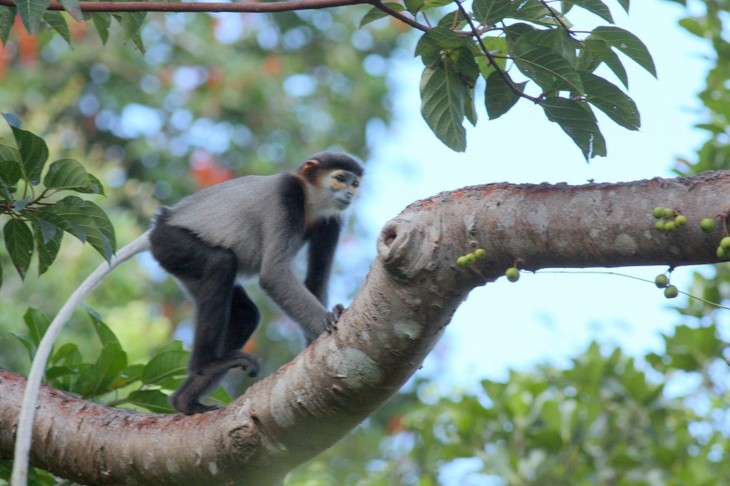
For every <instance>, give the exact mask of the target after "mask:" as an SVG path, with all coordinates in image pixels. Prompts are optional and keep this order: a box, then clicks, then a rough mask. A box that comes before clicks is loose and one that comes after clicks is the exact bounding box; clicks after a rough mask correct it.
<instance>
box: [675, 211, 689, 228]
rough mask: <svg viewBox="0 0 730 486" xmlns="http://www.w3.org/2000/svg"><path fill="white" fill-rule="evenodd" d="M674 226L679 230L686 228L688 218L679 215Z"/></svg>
mask: <svg viewBox="0 0 730 486" xmlns="http://www.w3.org/2000/svg"><path fill="white" fill-rule="evenodd" d="M674 225H675V226H676V227H677V228H684V227H685V226H686V225H687V216H685V215H684V214H678V215H677V217H676V218H674Z"/></svg>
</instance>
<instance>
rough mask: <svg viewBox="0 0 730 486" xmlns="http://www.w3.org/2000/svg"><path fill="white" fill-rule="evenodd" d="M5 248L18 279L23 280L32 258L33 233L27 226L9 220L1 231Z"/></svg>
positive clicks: (16, 220)
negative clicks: (18, 276)
mask: <svg viewBox="0 0 730 486" xmlns="http://www.w3.org/2000/svg"><path fill="white" fill-rule="evenodd" d="M3 236H4V237H5V248H6V249H7V251H8V253H9V254H10V259H11V260H12V262H13V265H14V266H15V269H16V270H17V271H18V274H19V275H20V278H25V274H26V272H27V271H28V266H29V265H30V258H31V256H33V233H32V232H31V230H30V228H28V224H27V223H25V222H23V221H20V220H18V219H11V220H10V221H8V222H7V223H6V224H5V228H4V229H3Z"/></svg>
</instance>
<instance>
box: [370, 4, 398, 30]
mask: <svg viewBox="0 0 730 486" xmlns="http://www.w3.org/2000/svg"><path fill="white" fill-rule="evenodd" d="M383 5H385V6H386V7H390V8H391V9H393V10H395V11H396V12H402V11H403V10H405V7H403V5H401V4H400V3H395V2H383ZM387 16H388V14H387V13H386V12H384V11H382V10H381V9H379V8H378V7H373V8H371V9H370V10H368V11H367V13H366V14H365V15H364V16H363V18H362V19H361V20H360V28H362V27H364V26H366V25H367V24H369V23H371V22H375V21H376V20H380V19H382V18H384V17H387Z"/></svg>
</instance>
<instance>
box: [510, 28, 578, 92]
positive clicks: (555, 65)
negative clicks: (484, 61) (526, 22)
mask: <svg viewBox="0 0 730 486" xmlns="http://www.w3.org/2000/svg"><path fill="white" fill-rule="evenodd" d="M508 40H509V37H508ZM510 47H511V48H510V51H511V54H512V57H513V60H514V62H515V64H516V65H517V67H518V68H519V70H520V71H522V73H523V74H525V76H527V77H528V78H530V79H532V80H533V81H535V82H536V83H537V84H538V85H539V86H540V87H541V88H542V89H543V90H544V91H550V90H554V89H561V90H562V89H569V90H571V91H577V92H579V93H582V92H583V85H582V83H581V80H580V74H579V73H578V71H576V70H575V68H574V67H573V66H572V65H571V63H570V62H569V61H568V60H567V59H565V58H564V57H563V56H562V55H561V54H560V53H558V52H556V51H555V50H554V49H553V48H551V47H547V46H543V45H540V44H535V43H533V42H531V41H530V39H529V37H528V36H524V35H523V36H520V37H519V38H518V39H517V41H516V42H513V43H511V46H510Z"/></svg>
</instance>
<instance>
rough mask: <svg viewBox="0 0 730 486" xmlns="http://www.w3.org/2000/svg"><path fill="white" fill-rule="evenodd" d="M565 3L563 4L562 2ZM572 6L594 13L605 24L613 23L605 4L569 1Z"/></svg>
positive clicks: (589, 1)
mask: <svg viewBox="0 0 730 486" xmlns="http://www.w3.org/2000/svg"><path fill="white" fill-rule="evenodd" d="M564 3H565V2H564ZM568 3H571V4H573V5H577V6H579V7H581V8H584V9H586V10H588V11H589V12H591V13H594V14H596V15H598V16H599V17H601V18H602V19H603V20H605V21H606V22H611V23H613V17H612V16H611V11H610V10H609V9H608V7H607V6H606V4H605V3H603V2H602V1H601V0H570V2H568Z"/></svg>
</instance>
